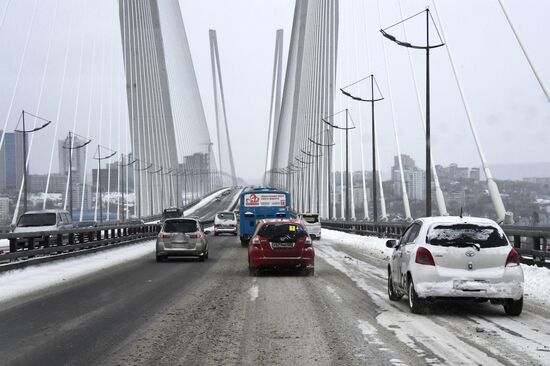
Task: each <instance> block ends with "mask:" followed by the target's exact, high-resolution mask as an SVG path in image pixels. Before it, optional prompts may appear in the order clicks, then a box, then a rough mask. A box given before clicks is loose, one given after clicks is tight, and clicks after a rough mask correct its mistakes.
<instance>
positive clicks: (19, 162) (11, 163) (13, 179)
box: [0, 130, 28, 192]
mask: <svg viewBox="0 0 550 366" xmlns="http://www.w3.org/2000/svg"><path fill="white" fill-rule="evenodd" d="M1 134H2V130H0V135H1ZM27 141H28V137H27ZM22 180H23V134H21V133H18V132H7V133H6V135H5V137H4V144H3V146H1V148H0V192H6V191H9V190H14V189H17V188H18V187H19V186H20V185H21V181H22Z"/></svg>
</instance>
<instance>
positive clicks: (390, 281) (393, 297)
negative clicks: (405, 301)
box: [388, 268, 403, 301]
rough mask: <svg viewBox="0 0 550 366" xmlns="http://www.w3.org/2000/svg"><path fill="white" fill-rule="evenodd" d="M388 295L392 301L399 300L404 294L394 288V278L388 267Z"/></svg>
mask: <svg viewBox="0 0 550 366" xmlns="http://www.w3.org/2000/svg"><path fill="white" fill-rule="evenodd" d="M388 297H389V298H390V300H391V301H397V300H399V299H401V297H403V295H400V294H398V293H397V292H395V289H394V288H393V278H392V276H391V270H390V269H389V268H388Z"/></svg>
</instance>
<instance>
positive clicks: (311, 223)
mask: <svg viewBox="0 0 550 366" xmlns="http://www.w3.org/2000/svg"><path fill="white" fill-rule="evenodd" d="M298 218H299V219H300V220H301V221H302V223H303V224H304V226H305V228H306V231H307V233H308V234H309V236H310V237H311V238H312V239H321V222H320V221H319V214H316V213H303V214H301V215H300V216H299V217H298Z"/></svg>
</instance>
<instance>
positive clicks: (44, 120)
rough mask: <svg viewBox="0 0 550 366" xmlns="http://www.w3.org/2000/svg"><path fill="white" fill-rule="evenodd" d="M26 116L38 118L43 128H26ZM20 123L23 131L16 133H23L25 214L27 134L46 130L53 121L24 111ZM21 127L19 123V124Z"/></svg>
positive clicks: (25, 198) (25, 196)
mask: <svg viewBox="0 0 550 366" xmlns="http://www.w3.org/2000/svg"><path fill="white" fill-rule="evenodd" d="M25 114H28V115H29V116H32V117H34V118H37V119H39V120H41V121H43V122H45V123H44V124H43V125H42V126H40V127H36V128H33V129H32V130H27V129H26V126H25ZM19 121H21V122H22V125H23V126H22V127H23V128H22V129H20V130H18V129H16V130H15V132H21V133H22V134H23V213H25V212H27V195H28V189H27V134H28V133H33V132H37V131H40V130H42V129H44V128H46V127H47V126H48V125H49V124H50V123H52V121H49V120H47V119H44V118H42V117H39V116H37V115H34V114H32V113H29V112H25V111H24V110H22V111H21V115H20V117H19ZM18 125H19V123H18Z"/></svg>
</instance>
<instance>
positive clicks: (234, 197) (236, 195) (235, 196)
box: [227, 188, 244, 211]
mask: <svg viewBox="0 0 550 366" xmlns="http://www.w3.org/2000/svg"><path fill="white" fill-rule="evenodd" d="M242 191H244V188H241V189H238V190H237V193H235V195H234V196H233V198H231V203H230V204H229V206H227V211H231V207H232V206H233V202H235V201H237V200H238V199H239V196H240V195H241V193H242Z"/></svg>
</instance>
